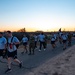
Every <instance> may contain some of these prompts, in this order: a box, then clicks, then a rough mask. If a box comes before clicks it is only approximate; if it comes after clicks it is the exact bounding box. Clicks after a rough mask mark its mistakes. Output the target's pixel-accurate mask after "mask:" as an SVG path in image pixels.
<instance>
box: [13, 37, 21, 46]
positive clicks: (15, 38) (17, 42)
mask: <svg viewBox="0 0 75 75" xmlns="http://www.w3.org/2000/svg"><path fill="white" fill-rule="evenodd" d="M17 44H20V41H19V40H18V38H17V37H14V45H17Z"/></svg>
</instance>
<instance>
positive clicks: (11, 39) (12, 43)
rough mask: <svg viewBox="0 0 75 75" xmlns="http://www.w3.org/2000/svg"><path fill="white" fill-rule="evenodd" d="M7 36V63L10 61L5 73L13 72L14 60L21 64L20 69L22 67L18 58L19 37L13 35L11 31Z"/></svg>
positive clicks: (20, 64)
mask: <svg viewBox="0 0 75 75" xmlns="http://www.w3.org/2000/svg"><path fill="white" fill-rule="evenodd" d="M6 35H7V37H8V39H7V40H8V41H7V51H8V52H7V61H8V69H7V70H6V71H5V73H8V72H11V71H12V69H11V59H14V61H15V62H17V63H18V64H19V67H20V68H21V67H22V62H21V61H20V60H18V58H17V48H16V45H17V44H19V43H20V42H19V40H18V39H17V37H15V36H13V35H12V32H11V31H7V32H6Z"/></svg>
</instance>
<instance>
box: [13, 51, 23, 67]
mask: <svg viewBox="0 0 75 75" xmlns="http://www.w3.org/2000/svg"><path fill="white" fill-rule="evenodd" d="M12 57H13V58H14V61H15V62H16V63H18V64H19V67H20V68H21V67H22V62H21V61H20V60H19V59H18V58H17V50H16V51H14V52H13V56H12Z"/></svg>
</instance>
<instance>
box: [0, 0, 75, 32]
mask: <svg viewBox="0 0 75 75" xmlns="http://www.w3.org/2000/svg"><path fill="white" fill-rule="evenodd" d="M21 28H26V30H27V31H37V30H42V31H58V30H59V28H62V29H65V30H69V31H70V30H71V31H74V30H75V0H0V31H5V30H11V31H17V30H19V29H21Z"/></svg>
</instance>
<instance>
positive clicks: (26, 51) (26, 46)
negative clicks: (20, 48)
mask: <svg viewBox="0 0 75 75" xmlns="http://www.w3.org/2000/svg"><path fill="white" fill-rule="evenodd" d="M24 48H25V52H26V53H27V52H28V51H27V45H25V47H24Z"/></svg>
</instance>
